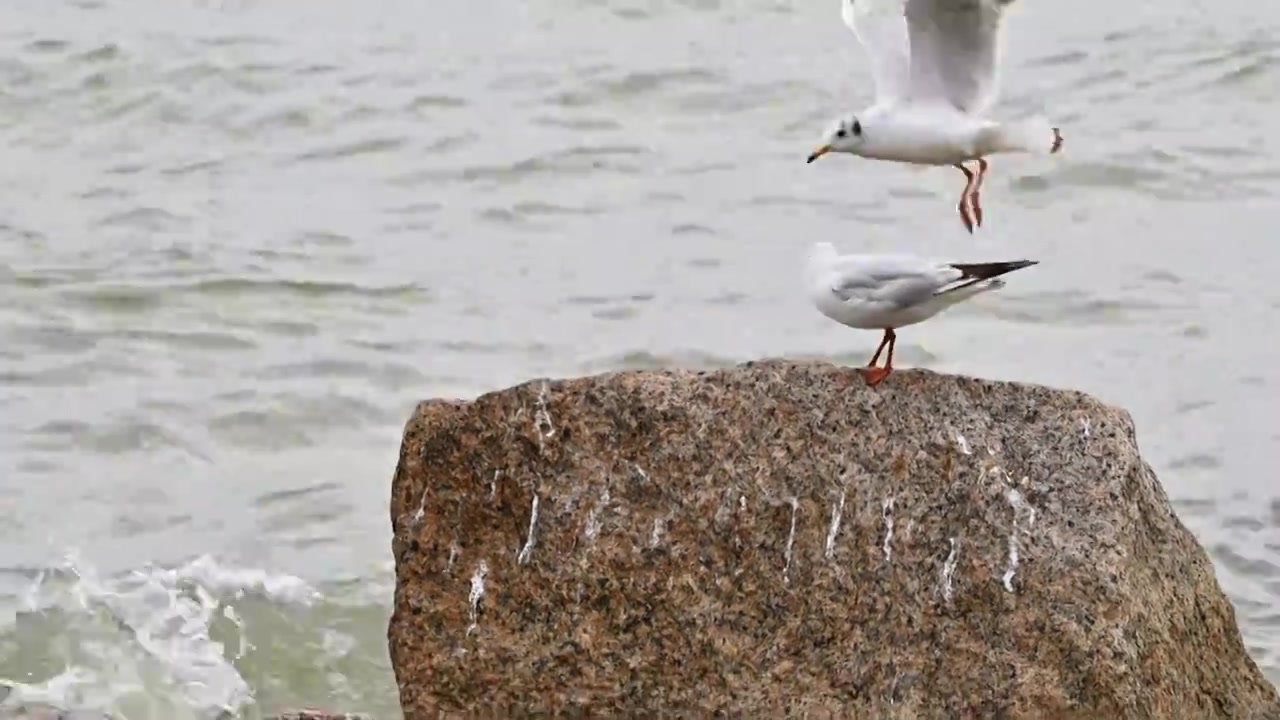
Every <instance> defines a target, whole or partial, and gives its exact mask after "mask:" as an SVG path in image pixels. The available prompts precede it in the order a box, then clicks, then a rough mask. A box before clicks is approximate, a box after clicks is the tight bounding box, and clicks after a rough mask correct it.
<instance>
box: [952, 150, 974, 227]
mask: <svg viewBox="0 0 1280 720" xmlns="http://www.w3.org/2000/svg"><path fill="white" fill-rule="evenodd" d="M955 167H957V168H959V169H960V172H962V173H964V177H965V180H966V182H965V184H964V190H963V191H961V192H960V204H959V205H957V206H956V209H957V210H959V211H960V222H962V223H964V229H965V230H968V231H969V233H970V234H973V218H972V216H971V215H970V213H969V194H970V193H971V192H972V191H973V180H974V174H973V172H972V171H970V170H969V168H967V167H965V166H964V165H963V164H961V163H956V164H955Z"/></svg>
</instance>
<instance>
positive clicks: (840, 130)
mask: <svg viewBox="0 0 1280 720" xmlns="http://www.w3.org/2000/svg"><path fill="white" fill-rule="evenodd" d="M836 137H841V138H842V137H844V128H840V129H839V130H837V131H836Z"/></svg>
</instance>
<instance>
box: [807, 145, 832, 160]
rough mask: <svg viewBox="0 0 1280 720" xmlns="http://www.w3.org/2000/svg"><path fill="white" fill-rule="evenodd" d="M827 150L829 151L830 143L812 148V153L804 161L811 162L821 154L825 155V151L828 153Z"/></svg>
mask: <svg viewBox="0 0 1280 720" xmlns="http://www.w3.org/2000/svg"><path fill="white" fill-rule="evenodd" d="M829 152H831V146H830V145H823V146H822V147H820V148H818V149H817V150H814V151H813V153H812V154H810V155H809V159H808V160H806V161H805V162H807V163H811V162H813V161H814V160H817V159H818V158H820V157H822V156H823V155H826V154H827V153H829Z"/></svg>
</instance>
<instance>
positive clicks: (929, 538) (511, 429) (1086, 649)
mask: <svg viewBox="0 0 1280 720" xmlns="http://www.w3.org/2000/svg"><path fill="white" fill-rule="evenodd" d="M391 518H392V525H393V531H394V541H393V551H394V555H395V561H396V576H397V583H396V595H395V610H394V614H393V616H392V618H391V622H390V626H389V629H388V636H389V640H390V651H391V660H392V663H393V666H394V668H395V672H396V676H397V679H398V681H399V686H400V698H401V704H402V706H403V708H404V711H405V717H406V718H409V719H410V720H414V719H416V718H429V717H437V712H444V713H446V714H450V713H455V712H458V711H466V710H471V711H484V712H487V711H490V710H493V709H494V708H501V709H503V710H504V712H506V713H508V714H512V713H514V714H516V715H519V714H524V713H529V712H538V711H542V712H548V711H549V712H566V711H572V712H577V711H584V710H585V711H587V712H589V713H590V714H591V715H593V716H610V715H614V716H616V715H618V714H624V715H628V716H632V717H636V716H653V713H656V712H659V711H661V712H664V713H684V714H685V716H706V715H708V714H709V713H713V712H720V713H727V714H729V715H730V716H738V717H762V716H765V715H769V716H773V717H779V716H782V715H783V714H784V713H786V714H792V715H796V716H798V715H799V714H806V715H807V717H855V718H967V717H984V718H986V717H999V718H1188V719H1190V718H1280V701H1278V700H1277V696H1276V692H1275V690H1274V688H1272V687H1271V685H1270V684H1268V683H1267V682H1266V681H1265V680H1264V679H1263V677H1262V675H1261V674H1260V673H1259V671H1258V669H1257V667H1256V666H1255V665H1254V663H1253V661H1252V660H1251V659H1250V658H1249V657H1248V656H1247V655H1246V653H1245V648H1244V645H1243V643H1242V642H1241V638H1240V634H1239V631H1238V629H1237V627H1236V622H1235V613H1234V610H1233V608H1232V607H1231V605H1230V604H1229V602H1228V601H1227V599H1226V598H1225V597H1224V595H1223V594H1222V592H1221V591H1220V589H1219V587H1218V585H1217V582H1216V580H1215V578H1214V574H1213V568H1212V566H1211V565H1210V562H1209V559H1208V557H1207V556H1206V554H1205V553H1204V551H1203V550H1202V549H1201V548H1200V547H1199V545H1198V544H1197V543H1196V541H1195V540H1194V538H1193V537H1192V536H1191V534H1190V533H1189V532H1188V531H1187V530H1186V529H1185V528H1184V527H1183V526H1182V524H1181V523H1180V522H1179V521H1178V519H1177V518H1176V517H1175V516H1174V514H1173V511H1172V509H1171V507H1170V505H1169V502H1168V500H1167V498H1166V496H1165V493H1164V491H1163V490H1162V489H1161V487H1160V485H1159V483H1158V481H1157V480H1156V478H1155V476H1154V475H1153V473H1152V472H1151V470H1150V468H1149V467H1147V465H1146V464H1145V463H1144V462H1143V461H1142V459H1141V457H1140V456H1139V454H1138V448H1137V445H1136V442H1135V438H1134V428H1133V424H1132V421H1131V419H1130V418H1129V416H1128V414H1127V413H1125V412H1124V411H1122V410H1118V409H1115V408H1111V407H1108V406H1106V405H1103V404H1101V403H1099V402H1098V401H1096V400H1094V399H1091V398H1089V397H1087V396H1085V395H1082V394H1079V393H1076V392H1070V391H1062V390H1054V389H1050V388H1045V387H1039V386H1031V385H1020V384H1012V383H1002V382H989V381H983V380H975V379H969V378H962V377H953V376H946V375H938V374H935V373H931V372H928V371H920V370H911V371H902V370H900V371H898V372H896V373H895V374H894V375H893V376H891V377H890V379H889V380H887V381H886V382H885V383H884V384H883V385H881V386H879V387H878V388H875V389H874V390H872V389H868V388H866V387H865V386H864V384H863V382H862V380H861V379H860V378H859V377H858V375H857V374H856V373H855V372H854V371H853V370H852V369H847V368H839V367H835V366H832V365H829V364H825V363H793V362H787V361H766V362H759V363H754V364H748V365H745V366H740V367H736V368H732V369H728V370H722V371H716V372H707V373H695V372H681V371H668V372H626V373H616V374H608V375H602V376H595V377H588V378H581V379H575V380H569V381H553V382H543V381H535V382H531V383H528V384H524V385H521V386H518V387H515V388H512V389H508V390H505V391H501V392H496V393H492V394H488V395H485V396H483V397H480V398H478V399H477V400H475V401H474V402H453V401H432V402H426V403H422V404H420V405H419V406H418V408H417V410H416V412H415V414H414V416H413V417H412V418H411V419H410V421H409V423H408V424H407V426H406V428H405V433H404V440H403V444H402V446H401V455H400V461H399V465H398V467H397V469H396V473H395V479H394V482H393V488H392V501H391Z"/></svg>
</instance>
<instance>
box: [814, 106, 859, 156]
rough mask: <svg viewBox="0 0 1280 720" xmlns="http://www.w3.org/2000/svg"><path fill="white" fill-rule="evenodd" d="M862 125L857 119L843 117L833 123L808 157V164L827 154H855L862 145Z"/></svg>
mask: <svg viewBox="0 0 1280 720" xmlns="http://www.w3.org/2000/svg"><path fill="white" fill-rule="evenodd" d="M862 141H863V137H862V123H861V122H859V121H858V118H857V117H854V116H852V115H851V116H849V117H843V118H840V119H839V120H837V121H835V123H833V124H832V125H831V128H830V129H829V130H827V131H826V133H824V134H823V136H822V142H821V143H819V144H818V149H817V150H814V151H813V152H812V153H810V155H809V160H808V162H813V161H814V160H817V159H818V158H820V157H822V156H823V155H826V154H827V153H829V152H847V153H854V154H857V152H858V146H860V145H862Z"/></svg>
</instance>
